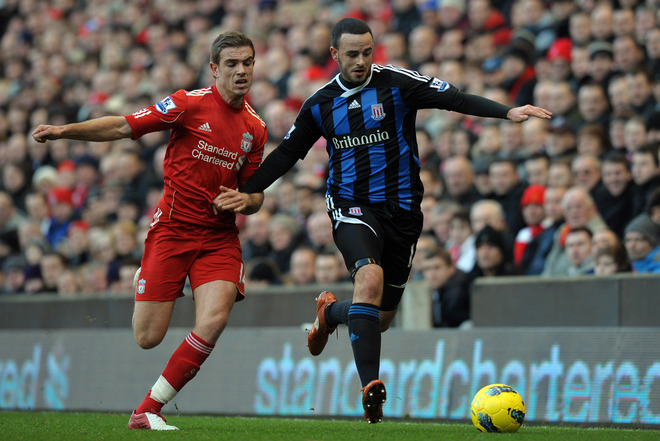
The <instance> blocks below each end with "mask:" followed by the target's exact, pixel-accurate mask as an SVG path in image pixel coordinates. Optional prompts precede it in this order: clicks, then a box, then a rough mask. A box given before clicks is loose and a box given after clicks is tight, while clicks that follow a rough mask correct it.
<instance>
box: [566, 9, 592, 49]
mask: <svg viewBox="0 0 660 441" xmlns="http://www.w3.org/2000/svg"><path fill="white" fill-rule="evenodd" d="M568 33H569V35H570V37H571V40H572V41H573V42H574V43H575V44H588V43H589V42H590V41H591V18H590V17H589V15H588V14H586V13H583V12H578V13H576V14H573V15H571V17H570V18H569V21H568Z"/></svg>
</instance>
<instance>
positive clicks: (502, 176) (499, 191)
mask: <svg viewBox="0 0 660 441" xmlns="http://www.w3.org/2000/svg"><path fill="white" fill-rule="evenodd" d="M488 176H489V178H490V182H491V187H492V189H493V199H494V200H496V201H497V202H499V203H500V204H501V205H502V209H503V210H504V217H505V221H506V224H507V225H508V227H509V228H508V230H509V232H510V233H511V234H512V235H514V236H515V235H516V234H517V233H518V231H520V229H521V228H523V227H524V226H525V221H524V219H523V217H522V214H521V212H520V200H521V198H522V195H523V192H524V191H525V188H526V185H525V184H524V183H523V182H522V181H521V180H520V177H519V176H518V171H517V168H516V163H515V162H514V161H513V160H511V159H496V160H495V161H493V162H492V163H491V164H490V167H489V168H488Z"/></svg>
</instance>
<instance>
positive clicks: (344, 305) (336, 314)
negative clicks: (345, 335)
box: [325, 300, 351, 326]
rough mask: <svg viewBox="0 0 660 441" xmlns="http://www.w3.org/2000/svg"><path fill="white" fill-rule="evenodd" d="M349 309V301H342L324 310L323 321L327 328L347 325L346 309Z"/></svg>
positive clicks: (331, 304)
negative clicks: (341, 324)
mask: <svg viewBox="0 0 660 441" xmlns="http://www.w3.org/2000/svg"><path fill="white" fill-rule="evenodd" d="M350 307H351V301H350V300H342V301H341V302H335V303H330V304H329V305H328V307H327V308H325V321H326V322H327V323H328V326H337V325H338V324H340V323H343V324H347V323H348V309H349V308H350Z"/></svg>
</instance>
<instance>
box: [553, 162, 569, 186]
mask: <svg viewBox="0 0 660 441" xmlns="http://www.w3.org/2000/svg"><path fill="white" fill-rule="evenodd" d="M572 186H573V173H572V171H571V163H570V161H569V160H567V159H556V160H553V161H552V162H551V163H550V168H549V169H548V187H564V188H569V187H572Z"/></svg>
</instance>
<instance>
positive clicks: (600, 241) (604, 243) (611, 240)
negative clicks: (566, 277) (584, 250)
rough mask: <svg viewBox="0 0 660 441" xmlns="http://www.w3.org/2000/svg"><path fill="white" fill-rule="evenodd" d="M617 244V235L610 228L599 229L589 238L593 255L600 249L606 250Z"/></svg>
mask: <svg viewBox="0 0 660 441" xmlns="http://www.w3.org/2000/svg"><path fill="white" fill-rule="evenodd" d="M617 245H619V237H618V236H617V235H616V233H615V232H614V231H612V230H608V229H605V230H599V231H597V232H595V233H594V237H593V238H592V239H591V251H592V253H593V254H594V255H595V254H596V253H598V252H599V251H600V250H607V249H610V248H614V247H616V246H617Z"/></svg>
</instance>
